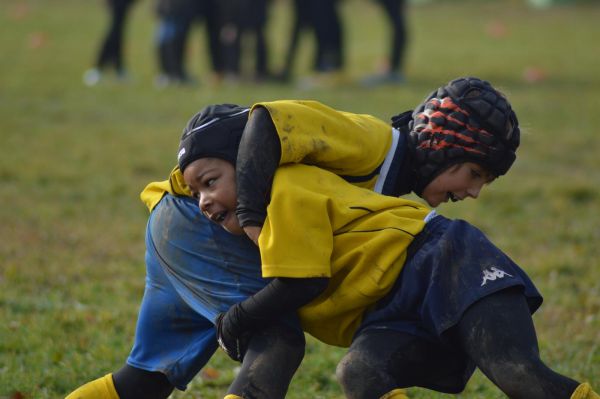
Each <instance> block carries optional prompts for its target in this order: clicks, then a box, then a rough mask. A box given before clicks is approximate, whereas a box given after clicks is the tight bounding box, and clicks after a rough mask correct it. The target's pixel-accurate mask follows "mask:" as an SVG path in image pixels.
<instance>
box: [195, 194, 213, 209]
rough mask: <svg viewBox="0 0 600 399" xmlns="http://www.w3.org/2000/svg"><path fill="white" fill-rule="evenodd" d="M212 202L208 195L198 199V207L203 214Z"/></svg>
mask: <svg viewBox="0 0 600 399" xmlns="http://www.w3.org/2000/svg"><path fill="white" fill-rule="evenodd" d="M210 204H211V201H210V197H209V196H207V195H201V196H200V199H198V206H199V207H200V210H201V211H202V212H206V211H207V210H208V208H209V207H210Z"/></svg>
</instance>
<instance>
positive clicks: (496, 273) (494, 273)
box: [481, 267, 512, 287]
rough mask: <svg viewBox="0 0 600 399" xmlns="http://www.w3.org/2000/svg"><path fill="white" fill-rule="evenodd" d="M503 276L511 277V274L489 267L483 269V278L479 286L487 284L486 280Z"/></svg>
mask: <svg viewBox="0 0 600 399" xmlns="http://www.w3.org/2000/svg"><path fill="white" fill-rule="evenodd" d="M505 276H508V277H512V275H511V274H508V273H506V272H505V271H504V270H500V269H497V268H495V267H490V268H489V269H486V270H484V271H483V280H481V286H482V287H483V286H484V285H486V284H487V282H488V281H495V280H496V279H497V278H504V277H505Z"/></svg>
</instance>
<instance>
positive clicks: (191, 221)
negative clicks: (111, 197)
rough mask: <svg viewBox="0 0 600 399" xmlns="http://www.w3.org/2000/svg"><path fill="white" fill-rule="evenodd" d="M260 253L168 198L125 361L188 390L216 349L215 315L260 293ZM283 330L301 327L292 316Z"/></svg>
mask: <svg viewBox="0 0 600 399" xmlns="http://www.w3.org/2000/svg"><path fill="white" fill-rule="evenodd" d="M268 282H269V280H267V279H263V278H262V277H261V270H260V254H259V251H258V248H257V247H256V246H255V245H254V244H253V243H252V242H251V241H250V240H249V239H247V238H246V237H245V236H244V237H242V236H234V235H231V234H229V233H227V232H226V231H225V230H223V229H222V228H221V227H219V226H216V225H214V224H212V223H210V222H209V221H208V220H207V219H206V218H205V217H204V216H202V215H201V214H200V212H199V210H198V204H197V202H196V201H195V200H193V199H192V198H188V197H176V196H171V195H166V196H165V197H164V198H163V199H162V200H161V201H160V203H159V204H158V205H157V206H156V208H155V209H154V210H153V211H152V214H151V215H150V219H149V221H148V226H147V229H146V287H145V291H144V297H143V300H142V304H141V307H140V312H139V316H138V322H137V327H136V336H135V343H134V346H133V349H132V351H131V354H130V355H129V358H128V359H127V363H128V364H129V365H131V366H133V367H137V368H140V369H143V370H148V371H159V372H162V373H164V374H165V375H166V376H167V378H168V379H169V381H170V382H171V383H172V384H173V385H174V386H175V387H177V388H178V389H181V390H183V389H185V388H186V386H187V384H188V383H189V382H190V381H191V379H192V378H193V377H194V376H195V375H196V374H197V373H198V372H199V371H200V369H201V368H202V367H203V366H204V365H205V364H206V362H207V361H208V360H209V359H210V357H211V356H212V355H213V353H214V352H215V350H216V348H217V341H216V337H215V328H214V324H213V321H214V319H215V317H216V316H217V315H218V314H219V313H220V312H224V311H226V310H227V309H229V307H230V306H231V305H233V304H235V303H238V302H241V301H243V300H244V299H246V298H247V297H248V296H250V295H252V294H254V293H256V292H257V291H259V290H260V289H261V288H263V287H264V286H265V285H266V284H267V283H268ZM286 322H287V323H286V324H290V325H294V326H297V328H298V329H300V327H299V321H298V320H297V318H295V317H294V316H290V317H289V320H286Z"/></svg>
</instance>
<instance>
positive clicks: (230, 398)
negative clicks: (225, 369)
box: [223, 393, 244, 399]
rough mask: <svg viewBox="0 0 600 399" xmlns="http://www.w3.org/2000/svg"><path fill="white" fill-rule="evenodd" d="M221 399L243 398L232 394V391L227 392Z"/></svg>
mask: <svg viewBox="0 0 600 399" xmlns="http://www.w3.org/2000/svg"><path fill="white" fill-rule="evenodd" d="M223 399H244V398H242V397H241V396H237V395H234V394H232V393H228V394H227V395H225V397H224V398H223Z"/></svg>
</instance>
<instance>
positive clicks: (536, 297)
mask: <svg viewBox="0 0 600 399" xmlns="http://www.w3.org/2000/svg"><path fill="white" fill-rule="evenodd" d="M510 287H519V288H520V289H521V290H522V292H523V295H524V296H525V298H526V300H527V303H528V305H529V308H530V311H531V312H532V313H533V312H535V311H536V310H537V309H538V308H539V306H540V305H541V303H542V297H541V295H540V293H539V292H538V290H537V289H536V288H535V286H534V285H533V283H532V281H531V280H530V279H529V277H528V276H527V274H526V273H525V272H524V271H523V270H522V269H521V268H520V267H519V266H517V265H516V264H515V263H514V262H513V261H512V260H511V259H510V258H509V257H508V256H507V255H506V254H504V253H503V252H502V251H501V250H499V249H498V248H497V247H496V246H494V244H492V243H491V242H490V241H489V240H488V239H487V237H486V236H485V235H484V234H483V233H482V232H481V231H480V230H478V229H477V228H475V227H474V226H472V225H471V224H469V223H467V222H465V221H462V220H449V219H447V218H445V217H443V216H439V215H438V216H436V217H434V218H432V219H431V220H430V221H429V222H428V223H427V224H426V225H425V228H424V230H423V232H421V233H420V234H419V235H418V236H417V237H416V238H415V241H414V242H413V243H412V244H411V246H410V247H409V253H408V257H407V261H406V262H405V265H404V268H403V270H402V272H401V274H400V276H399V278H398V280H397V281H396V283H395V285H394V288H393V289H392V291H391V292H390V293H389V294H388V295H387V296H386V297H385V298H383V299H382V300H380V301H379V302H378V303H377V305H376V307H375V309H374V310H373V311H371V312H370V313H368V314H367V315H366V316H365V318H364V320H363V323H362V325H361V327H360V328H359V330H358V332H357V334H356V335H355V339H356V338H357V337H358V336H359V335H360V334H361V333H363V332H365V331H369V330H376V329H389V330H395V331H399V332H402V333H406V334H409V335H414V336H417V337H421V338H423V339H426V340H428V341H429V342H431V344H432V345H437V346H438V347H439V348H441V351H442V352H444V348H447V349H448V350H447V353H448V354H449V355H448V362H451V363H449V364H448V365H450V364H452V365H453V367H454V368H456V364H457V362H458V363H460V364H464V365H465V369H464V370H462V371H461V372H459V373H457V378H459V379H460V380H464V376H465V375H467V376H468V377H470V375H471V374H472V373H473V371H474V365H473V364H472V362H470V361H469V359H466V358H465V359H457V358H456V356H457V353H458V352H457V351H456V348H455V347H453V346H454V345H453V344H452V343H451V341H450V339H449V337H447V336H445V334H444V333H445V332H446V331H448V330H449V329H450V328H452V327H453V326H455V325H456V324H457V323H458V322H459V321H460V319H461V317H462V315H463V313H464V312H465V311H466V309H467V308H468V307H469V306H471V305H472V304H474V303H475V302H477V301H478V300H480V299H482V298H484V297H486V296H488V295H490V294H493V293H495V292H498V291H500V290H504V289H506V288H510ZM461 354H462V353H461ZM462 355H463V356H466V355H464V354H462ZM438 360H439V359H438ZM432 367H442V368H443V367H446V366H445V365H444V362H443V361H437V362H436V364H432ZM465 383H466V380H464V381H457V384H458V385H460V384H465Z"/></svg>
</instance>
